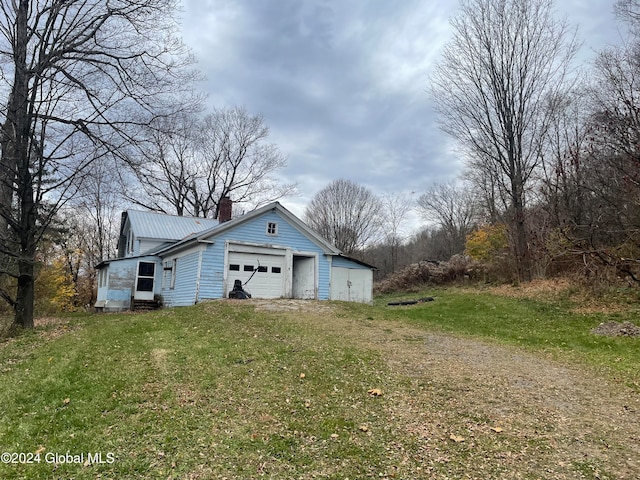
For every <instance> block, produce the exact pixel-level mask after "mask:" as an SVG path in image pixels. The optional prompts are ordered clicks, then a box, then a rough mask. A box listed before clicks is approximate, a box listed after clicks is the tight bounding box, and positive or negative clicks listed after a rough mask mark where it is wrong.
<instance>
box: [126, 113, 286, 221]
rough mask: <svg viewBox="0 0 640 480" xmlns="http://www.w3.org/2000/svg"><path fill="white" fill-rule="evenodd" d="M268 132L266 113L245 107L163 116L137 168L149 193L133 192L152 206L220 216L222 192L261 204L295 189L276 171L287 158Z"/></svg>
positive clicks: (179, 213) (139, 176) (139, 177)
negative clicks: (170, 117) (253, 111)
mask: <svg viewBox="0 0 640 480" xmlns="http://www.w3.org/2000/svg"><path fill="white" fill-rule="evenodd" d="M268 136H269V128H268V127H267V126H266V124H265V122H264V119H263V118H262V116H261V115H251V114H249V113H248V112H247V110H246V109H245V108H240V107H233V108H227V109H220V110H214V111H213V112H212V113H210V114H208V115H206V116H205V117H204V118H199V117H196V116H194V115H191V116H182V117H179V118H174V119H169V120H163V121H161V122H160V124H159V125H156V126H154V128H153V129H151V130H150V138H149V145H150V148H148V149H147V150H146V157H145V158H146V161H145V162H141V164H140V165H139V167H138V169H137V176H138V179H139V182H140V184H141V185H142V187H143V190H144V192H145V195H144V197H141V196H139V195H138V196H132V197H131V198H132V199H133V200H134V201H135V202H136V203H138V204H140V205H144V206H145V207H147V208H151V209H153V210H158V211H163V212H166V211H168V210H169V211H171V212H172V213H175V214H177V215H185V214H187V215H192V216H196V217H210V218H216V217H217V216H218V211H219V205H220V199H222V198H223V197H230V198H233V200H234V202H235V203H243V202H244V203H249V204H250V205H251V207H256V206H259V205H262V204H266V203H268V202H272V201H274V200H277V199H279V198H282V197H284V196H287V195H291V194H293V193H295V190H296V187H295V185H293V184H286V183H283V182H281V181H279V180H278V179H277V178H275V177H274V173H276V172H277V171H278V170H280V169H281V168H283V167H285V166H286V165H287V161H286V158H285V157H284V156H283V155H282V154H281V153H280V151H279V150H278V148H277V147H276V146H275V145H274V144H271V143H268V142H267V139H268Z"/></svg>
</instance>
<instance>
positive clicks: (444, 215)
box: [417, 183, 478, 256]
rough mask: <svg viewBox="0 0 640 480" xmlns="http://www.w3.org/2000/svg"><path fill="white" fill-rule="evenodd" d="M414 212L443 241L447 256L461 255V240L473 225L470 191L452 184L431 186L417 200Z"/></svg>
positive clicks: (474, 212)
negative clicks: (438, 231) (441, 235)
mask: <svg viewBox="0 0 640 480" xmlns="http://www.w3.org/2000/svg"><path fill="white" fill-rule="evenodd" d="M417 203H418V210H419V212H420V213H421V215H422V217H423V218H424V219H425V220H430V221H432V222H434V223H435V224H436V225H437V226H438V227H439V228H441V229H442V232H443V233H444V234H445V236H446V237H447V244H448V247H449V256H451V255H455V254H457V253H462V252H463V251H464V245H465V239H466V237H467V235H468V234H469V233H471V231H472V230H473V227H474V224H475V222H476V221H477V212H478V207H477V202H476V200H475V198H474V195H473V194H472V193H471V191H470V190H469V189H468V188H466V187H464V186H456V185H455V184H453V183H445V184H434V185H433V186H432V187H431V188H429V189H428V190H427V191H426V192H425V193H423V194H422V195H421V196H420V197H419V198H418V202H417Z"/></svg>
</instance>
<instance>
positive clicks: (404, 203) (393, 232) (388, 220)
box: [381, 193, 413, 272]
mask: <svg viewBox="0 0 640 480" xmlns="http://www.w3.org/2000/svg"><path fill="white" fill-rule="evenodd" d="M381 202H382V211H383V213H384V220H383V222H382V224H383V228H384V231H385V241H386V244H387V245H388V246H389V247H390V250H391V252H390V253H391V271H392V272H393V271H395V270H396V268H397V267H398V254H399V251H400V247H401V246H402V241H403V237H404V235H406V233H407V232H406V231H405V230H404V228H403V227H404V225H405V224H406V220H407V216H408V215H409V213H410V212H411V210H413V202H412V201H411V199H410V198H409V196H408V195H403V194H394V193H387V194H385V195H383V196H382V198H381Z"/></svg>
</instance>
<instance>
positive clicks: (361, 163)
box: [182, 0, 621, 225]
mask: <svg viewBox="0 0 640 480" xmlns="http://www.w3.org/2000/svg"><path fill="white" fill-rule="evenodd" d="M613 3H614V0H582V1H581V0H560V1H557V2H556V10H557V14H558V15H559V17H565V18H566V19H567V21H568V22H569V23H570V24H571V25H572V26H576V27H577V28H578V38H579V39H580V40H582V41H583V42H584V44H583V47H582V50H581V52H580V62H581V63H584V64H588V62H590V61H592V60H593V58H594V57H595V53H596V52H597V51H598V50H601V49H602V48H604V47H605V46H606V45H608V44H615V43H619V41H620V38H621V33H620V32H619V28H621V27H619V26H618V24H617V23H616V19H615V17H614V15H613ZM457 8H458V2H457V1H455V0H395V1H392V0H183V13H182V24H183V40H184V42H185V43H186V44H187V45H188V46H189V47H190V48H191V49H192V51H193V53H194V54H195V55H196V57H197V59H198V64H197V68H198V69H199V70H200V71H201V72H202V73H203V74H204V76H205V78H206V79H205V80H204V81H203V82H202V84H201V85H200V87H201V89H202V90H204V91H205V92H206V93H207V95H208V97H207V104H208V105H207V106H209V107H211V108H213V107H217V108H221V107H231V106H236V105H238V106H244V107H245V108H246V109H247V110H248V112H250V113H252V114H262V115H263V117H264V120H265V123H266V124H267V125H268V126H269V128H270V137H269V139H270V141H271V142H273V143H275V144H276V145H277V146H278V147H279V149H280V151H281V152H282V153H283V154H284V155H285V156H286V157H287V159H288V166H287V167H286V168H284V169H283V170H282V171H280V172H279V174H280V175H281V176H282V180H283V182H284V183H290V182H293V183H297V185H298V190H299V195H298V196H296V197H289V198H284V199H282V200H281V201H280V202H281V203H282V204H283V205H284V206H285V207H286V208H288V209H289V210H291V211H292V212H293V213H294V214H296V215H298V216H300V217H302V216H303V214H304V209H305V206H306V205H307V204H308V202H309V201H310V200H311V198H312V197H313V196H314V195H315V194H316V193H317V192H318V191H320V190H321V189H322V188H324V187H326V186H327V185H329V184H330V183H331V182H332V181H333V180H336V179H339V178H345V179H349V180H352V181H354V182H356V183H357V184H359V185H362V186H365V187H367V188H369V189H370V190H371V191H373V192H374V193H376V194H378V195H384V194H393V195H397V194H403V195H405V196H406V197H407V198H409V199H414V200H415V199H417V197H418V196H420V194H422V193H423V192H424V191H426V189H427V188H429V187H430V186H431V185H433V184H434V183H443V182H448V181H455V180H456V179H457V178H458V176H459V175H460V173H461V171H462V169H463V167H464V164H463V161H462V160H461V158H460V156H459V155H458V154H457V152H456V145H455V143H454V142H453V140H452V139H451V138H449V137H448V136H447V135H446V134H444V133H443V132H441V131H440V130H439V129H438V126H437V118H436V113H435V111H434V109H433V103H432V102H431V99H430V94H429V75H430V73H431V71H432V69H433V67H434V64H435V63H436V62H437V61H438V60H439V56H440V54H441V51H442V47H443V45H444V44H445V43H446V42H447V41H448V40H449V39H450V37H451V34H452V31H451V28H450V25H449V19H450V18H451V17H452V16H453V15H455V14H456V12H457ZM416 222H417V223H419V220H417V219H416V218H415V217H414V218H413V223H414V225H415V224H416Z"/></svg>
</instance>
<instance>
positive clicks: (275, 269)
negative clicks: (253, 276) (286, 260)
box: [271, 267, 281, 273]
mask: <svg viewBox="0 0 640 480" xmlns="http://www.w3.org/2000/svg"><path fill="white" fill-rule="evenodd" d="M280 271H281V269H280V267H271V273H280Z"/></svg>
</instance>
